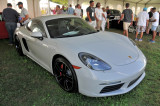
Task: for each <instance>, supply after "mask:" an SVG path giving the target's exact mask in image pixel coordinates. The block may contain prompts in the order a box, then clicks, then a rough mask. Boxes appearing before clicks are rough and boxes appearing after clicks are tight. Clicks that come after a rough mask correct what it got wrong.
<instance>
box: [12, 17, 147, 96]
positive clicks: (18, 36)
mask: <svg viewBox="0 0 160 106" xmlns="http://www.w3.org/2000/svg"><path fill="white" fill-rule="evenodd" d="M15 45H16V49H17V51H18V53H19V54H20V55H26V56H28V57H29V58H31V59H32V60H34V61H35V62H37V63H38V64H39V65H41V66H42V67H43V68H45V69H46V70H48V71H49V72H51V73H52V74H53V75H54V76H55V78H56V81H57V82H58V84H59V85H60V87H61V88H62V89H64V90H65V91H67V92H80V93H81V94H83V95H86V96H90V97H104V96H112V95H119V94H124V93H127V92H129V91H130V90H132V89H133V88H135V87H136V86H137V85H138V84H139V83H140V82H141V81H142V80H143V78H144V77H145V67H146V63H147V60H146V58H145V56H144V55H143V53H142V52H141V50H140V49H138V47H137V46H136V45H135V43H134V42H133V41H132V40H131V39H128V38H127V37H125V36H123V35H120V34H116V33H112V32H97V31H96V30H95V29H94V28H92V27H91V26H90V25H89V24H88V23H87V22H85V21H84V20H83V19H80V18H78V17H76V16H72V15H52V16H42V17H37V18H34V19H32V20H31V21H30V22H29V23H28V24H27V25H25V26H23V27H20V28H17V29H16V31H15Z"/></svg>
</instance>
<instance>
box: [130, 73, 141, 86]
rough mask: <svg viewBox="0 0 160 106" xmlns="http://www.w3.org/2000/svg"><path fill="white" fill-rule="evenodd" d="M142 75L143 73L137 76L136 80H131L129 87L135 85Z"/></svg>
mask: <svg viewBox="0 0 160 106" xmlns="http://www.w3.org/2000/svg"><path fill="white" fill-rule="evenodd" d="M141 76H142V74H141V75H140V76H139V77H138V78H136V79H135V80H133V81H131V82H130V83H129V85H128V87H130V86H131V85H133V84H134V83H135V82H136V81H137V80H138V79H139V78H140V77H141Z"/></svg>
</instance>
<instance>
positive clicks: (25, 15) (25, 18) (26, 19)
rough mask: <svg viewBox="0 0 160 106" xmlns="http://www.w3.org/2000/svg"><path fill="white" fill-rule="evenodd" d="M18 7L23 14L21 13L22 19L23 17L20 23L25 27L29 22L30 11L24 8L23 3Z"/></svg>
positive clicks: (19, 3)
mask: <svg viewBox="0 0 160 106" xmlns="http://www.w3.org/2000/svg"><path fill="white" fill-rule="evenodd" d="M17 5H18V7H19V9H21V13H20V17H21V20H20V23H22V25H25V24H27V23H28V22H29V15H28V11H27V9H25V8H24V7H23V3H22V2H18V4H17Z"/></svg>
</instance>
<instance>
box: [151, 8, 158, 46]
mask: <svg viewBox="0 0 160 106" xmlns="http://www.w3.org/2000/svg"><path fill="white" fill-rule="evenodd" d="M152 11H153V18H152V20H151V22H152V29H151V30H152V31H153V35H152V40H150V42H151V43H155V37H156V34H157V33H156V30H157V27H158V25H159V13H158V12H156V8H155V7H154V8H152Z"/></svg>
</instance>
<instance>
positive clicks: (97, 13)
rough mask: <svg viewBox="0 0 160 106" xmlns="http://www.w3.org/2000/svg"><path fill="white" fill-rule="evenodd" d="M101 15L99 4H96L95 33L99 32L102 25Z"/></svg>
mask: <svg viewBox="0 0 160 106" xmlns="http://www.w3.org/2000/svg"><path fill="white" fill-rule="evenodd" d="M102 15H104V14H103V10H102V9H101V4H100V3H99V2H98V3H97V4H96V9H95V18H96V29H97V31H100V29H101V25H102Z"/></svg>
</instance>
